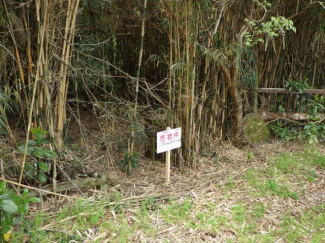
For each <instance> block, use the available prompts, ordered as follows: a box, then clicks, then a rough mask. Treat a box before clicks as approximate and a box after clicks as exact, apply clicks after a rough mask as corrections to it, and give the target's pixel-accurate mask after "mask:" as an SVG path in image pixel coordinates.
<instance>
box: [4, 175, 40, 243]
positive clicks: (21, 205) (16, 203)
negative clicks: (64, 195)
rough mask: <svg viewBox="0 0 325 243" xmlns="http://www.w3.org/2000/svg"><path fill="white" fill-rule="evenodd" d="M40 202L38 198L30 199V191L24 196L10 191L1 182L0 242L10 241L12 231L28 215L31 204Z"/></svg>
mask: <svg viewBox="0 0 325 243" xmlns="http://www.w3.org/2000/svg"><path fill="white" fill-rule="evenodd" d="M31 202H39V199H38V198H28V191H27V190H24V192H23V194H22V196H18V195H16V194H15V193H14V192H12V191H10V190H8V188H7V185H6V183H5V182H4V181H0V219H1V220H0V241H3V240H6V241H9V240H10V231H11V229H12V227H13V226H14V225H17V224H19V222H21V221H22V220H23V218H24V216H26V215H27V213H28V209H29V203H31Z"/></svg>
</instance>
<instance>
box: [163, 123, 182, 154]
mask: <svg viewBox="0 0 325 243" xmlns="http://www.w3.org/2000/svg"><path fill="white" fill-rule="evenodd" d="M181 136H182V128H181V127H179V128H174V129H170V130H167V131H163V132H158V133H157V154H159V153H162V152H166V151H169V150H172V149H176V148H180V147H181Z"/></svg>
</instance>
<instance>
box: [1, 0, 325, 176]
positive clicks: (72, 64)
mask: <svg viewBox="0 0 325 243" xmlns="http://www.w3.org/2000/svg"><path fill="white" fill-rule="evenodd" d="M324 5H325V3H324V1H306V0H298V1H283V0H278V1H270V2H267V1H261V0H243V1H239V0H215V1H210V0H184V1H179V0H170V1H167V0H143V1H140V0H132V1H122V0H116V1H100V0H34V1H12V0H2V1H1V5H0V51H1V58H0V64H1V65H0V82H1V83H0V87H1V91H0V95H1V96H0V98H1V99H0V108H1V109H0V112H1V114H0V117H1V119H0V120H1V121H2V122H1V123H0V126H1V127H2V128H1V129H5V130H7V131H8V134H9V136H10V134H12V129H14V126H13V124H9V122H8V120H7V119H6V118H7V117H8V115H10V116H14V117H19V119H18V120H19V121H20V124H19V125H21V126H23V127H24V129H25V131H26V135H27V137H26V146H25V149H26V150H27V147H28V140H29V134H30V129H31V128H33V127H34V128H37V127H39V126H40V127H42V129H43V130H45V131H48V132H49V136H50V139H51V144H52V146H53V149H54V150H56V151H58V152H62V153H63V152H64V147H65V146H64V142H63V140H64V136H65V130H66V126H67V122H68V120H69V119H67V117H73V118H75V119H77V120H80V117H81V116H82V111H81V109H80V108H81V107H87V112H93V113H94V115H96V116H97V120H98V122H99V126H100V129H101V131H102V132H103V134H104V135H105V138H107V139H108V141H107V140H106V142H107V144H108V145H107V147H106V149H107V150H108V153H109V154H112V153H113V152H114V150H115V149H116V148H115V147H114V141H115V140H116V133H118V132H121V133H123V135H122V139H125V140H126V144H127V148H126V149H127V150H130V151H131V154H132V151H133V150H138V149H139V147H140V146H143V144H144V143H145V144H146V146H147V147H152V145H151V144H152V141H153V137H154V134H155V132H157V131H159V130H164V128H165V127H167V126H170V127H182V128H183V138H184V139H183V146H182V149H180V151H178V152H177V153H175V154H174V156H175V158H176V161H177V163H178V166H179V167H181V168H182V167H183V166H185V165H187V166H191V167H193V168H195V167H196V166H197V164H196V154H197V153H198V152H199V151H200V150H201V149H202V148H206V147H209V146H210V145H212V144H213V142H214V141H222V140H232V141H235V142H237V141H238V140H240V136H239V134H240V129H241V119H242V117H243V116H244V115H245V114H246V113H249V112H252V111H256V109H257V102H258V100H257V98H256V89H257V87H284V83H285V81H286V80H288V79H293V80H297V79H305V78H308V80H309V81H308V82H309V83H310V85H311V86H313V87H315V88H323V87H324V80H325V77H324V66H325V65H324V51H325V49H324V48H325V43H324V40H325V34H324V33H325V7H324ZM282 16H283V19H281V18H280V17H282ZM278 19H280V20H281V21H282V22H281V21H280V24H278V22H276V21H278ZM290 23H293V26H294V27H293V26H291V25H290ZM268 24H269V25H270V29H269V30H267V31H266V30H265V28H266V26H267V25H268ZM281 24H282V25H281ZM294 30H296V31H294ZM272 31H273V32H274V33H275V35H272V34H270V33H273V32H272ZM248 39H249V40H250V41H252V43H248V42H249V41H248ZM10 107H11V109H10ZM121 128H123V129H121ZM119 129H120V130H121V131H119ZM141 131H142V132H143V133H144V136H145V137H146V139H145V140H143V139H137V136H138V135H139V134H140V133H141ZM80 132H81V133H82V132H83V131H82V128H80ZM83 142H85V141H83ZM25 156H26V151H25ZM25 160H26V157H25V158H24V161H23V164H22V166H23V167H24V163H25ZM21 176H22V175H21Z"/></svg>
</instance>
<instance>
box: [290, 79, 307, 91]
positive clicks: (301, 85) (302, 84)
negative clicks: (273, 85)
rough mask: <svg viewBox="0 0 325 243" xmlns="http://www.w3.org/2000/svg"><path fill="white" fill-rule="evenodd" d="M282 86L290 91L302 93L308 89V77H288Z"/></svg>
mask: <svg viewBox="0 0 325 243" xmlns="http://www.w3.org/2000/svg"><path fill="white" fill-rule="evenodd" d="M284 87H285V88H286V89H287V90H289V91H290V92H299V93H303V92H304V91H305V90H306V89H310V88H311V87H310V86H309V85H308V78H305V79H298V80H297V81H296V80H292V79H288V81H286V83H285V85H284Z"/></svg>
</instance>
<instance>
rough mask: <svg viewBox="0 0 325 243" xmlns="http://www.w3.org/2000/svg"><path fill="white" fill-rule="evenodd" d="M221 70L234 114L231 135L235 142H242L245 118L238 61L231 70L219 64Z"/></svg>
mask: <svg viewBox="0 0 325 243" xmlns="http://www.w3.org/2000/svg"><path fill="white" fill-rule="evenodd" d="M219 66H220V69H221V71H222V73H223V75H224V78H225V83H226V86H227V88H228V93H229V98H230V103H231V109H232V112H233V116H232V119H233V127H232V133H231V135H232V136H233V137H234V142H238V141H239V140H240V134H241V122H242V118H243V102H242V99H241V96H240V92H239V91H238V88H237V82H238V80H237V79H238V72H237V71H238V70H237V68H236V59H235V58H234V60H233V61H232V64H231V68H227V67H226V66H225V65H224V64H219Z"/></svg>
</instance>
